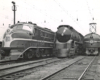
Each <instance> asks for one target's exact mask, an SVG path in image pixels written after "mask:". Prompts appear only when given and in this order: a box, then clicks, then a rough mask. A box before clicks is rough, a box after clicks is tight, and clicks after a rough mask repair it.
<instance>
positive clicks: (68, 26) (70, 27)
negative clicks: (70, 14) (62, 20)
mask: <svg viewBox="0 0 100 80" xmlns="http://www.w3.org/2000/svg"><path fill="white" fill-rule="evenodd" d="M61 27H67V28H69V29H71V30H73V31H75V32H77V31H76V30H75V29H74V28H73V27H72V26H70V25H60V26H58V28H57V29H59V28H61ZM77 33H78V34H79V35H80V36H82V37H84V36H83V35H82V34H81V33H79V32H77Z"/></svg>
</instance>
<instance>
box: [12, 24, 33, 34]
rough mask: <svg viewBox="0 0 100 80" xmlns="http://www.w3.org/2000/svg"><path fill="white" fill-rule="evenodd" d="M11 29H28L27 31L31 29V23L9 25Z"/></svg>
mask: <svg viewBox="0 0 100 80" xmlns="http://www.w3.org/2000/svg"><path fill="white" fill-rule="evenodd" d="M11 29H13V30H15V29H23V30H28V31H31V32H32V31H33V25H28V24H24V25H23V24H17V25H13V26H11Z"/></svg>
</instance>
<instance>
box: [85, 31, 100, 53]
mask: <svg viewBox="0 0 100 80" xmlns="http://www.w3.org/2000/svg"><path fill="white" fill-rule="evenodd" d="M84 47H85V48H86V50H85V53H86V55H98V54H99V52H100V35H98V34H96V33H90V34H87V35H85V37H84Z"/></svg>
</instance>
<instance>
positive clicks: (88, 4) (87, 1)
mask: <svg viewBox="0 0 100 80" xmlns="http://www.w3.org/2000/svg"><path fill="white" fill-rule="evenodd" d="M86 4H87V7H88V11H89V14H90V15H91V18H92V20H94V17H93V14H92V13H91V10H90V7H89V4H88V1H87V0H86Z"/></svg>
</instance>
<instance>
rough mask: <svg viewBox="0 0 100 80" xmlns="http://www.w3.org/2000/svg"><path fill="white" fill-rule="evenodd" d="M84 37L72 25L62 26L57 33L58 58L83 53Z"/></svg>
mask: <svg viewBox="0 0 100 80" xmlns="http://www.w3.org/2000/svg"><path fill="white" fill-rule="evenodd" d="M83 42H84V37H83V35H81V34H80V33H79V32H77V31H76V30H75V29H73V28H72V27H71V26H70V25H60V26H59V27H58V30H57V32H56V49H57V57H71V56H75V55H76V54H82V53H83Z"/></svg>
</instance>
